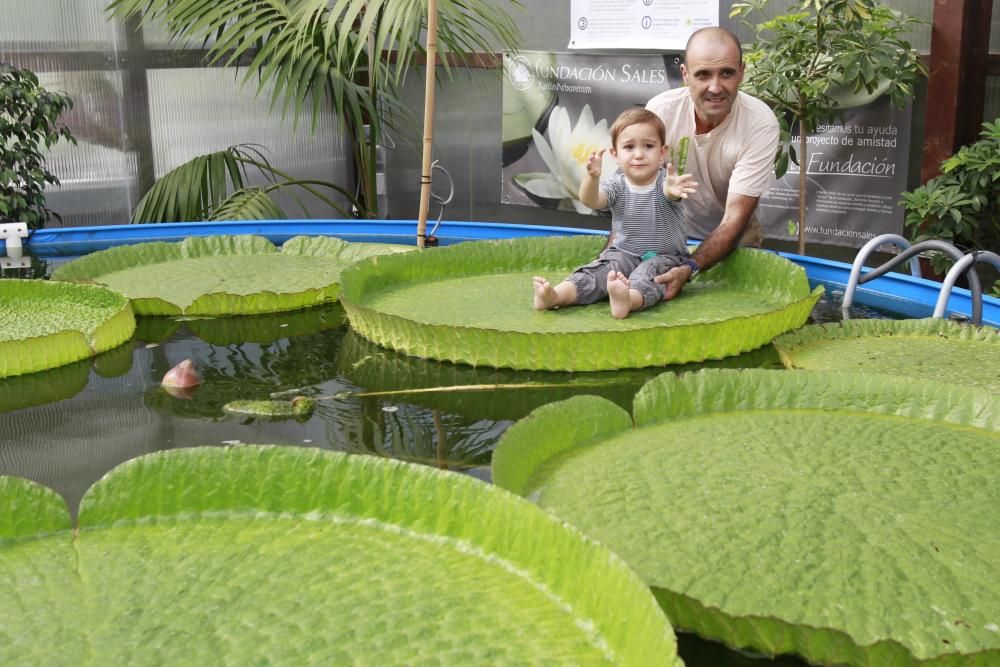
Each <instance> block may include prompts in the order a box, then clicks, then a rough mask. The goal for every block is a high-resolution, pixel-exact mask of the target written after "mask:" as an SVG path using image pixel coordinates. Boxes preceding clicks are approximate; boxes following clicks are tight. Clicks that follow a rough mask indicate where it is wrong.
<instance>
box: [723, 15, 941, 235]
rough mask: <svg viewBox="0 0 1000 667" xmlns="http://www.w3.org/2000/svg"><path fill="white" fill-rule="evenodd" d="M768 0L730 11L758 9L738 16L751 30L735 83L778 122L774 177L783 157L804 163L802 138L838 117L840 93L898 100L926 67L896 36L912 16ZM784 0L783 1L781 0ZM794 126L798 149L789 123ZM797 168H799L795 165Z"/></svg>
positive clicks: (802, 213)
mask: <svg viewBox="0 0 1000 667" xmlns="http://www.w3.org/2000/svg"><path fill="white" fill-rule="evenodd" d="M769 2H770V0H749V1H747V2H735V3H733V5H732V9H731V11H730V16H741V17H743V16H748V15H750V14H753V13H759V14H762V15H763V16H764V18H765V20H764V21H763V22H760V23H756V24H751V23H750V22H748V21H745V20H744V21H742V23H743V24H744V25H745V26H747V27H748V28H749V29H750V30H752V31H753V34H754V38H753V42H752V43H751V44H750V45H749V48H747V49H746V50H745V53H744V59H745V61H746V64H747V65H746V75H745V77H744V79H743V89H744V90H746V91H747V92H748V93H750V94H751V95H754V96H756V97H758V98H760V99H761V100H763V101H764V102H766V103H767V104H768V106H770V107H771V108H772V109H773V110H774V114H775V116H777V118H778V123H779V124H780V126H781V143H780V144H779V146H778V154H777V155H776V156H775V172H776V174H777V176H778V178H781V177H782V176H784V175H785V172H786V171H787V170H788V162H789V159H790V160H791V161H792V162H794V163H796V164H798V165H800V166H801V165H804V164H808V159H807V155H806V146H807V144H806V139H807V135H808V133H809V132H810V131H812V130H814V129H815V128H816V127H817V126H818V125H820V124H823V123H830V122H835V121H840V120H842V119H843V109H844V108H845V105H844V103H843V99H842V98H843V97H844V95H845V94H846V95H853V96H856V95H858V94H863V95H866V96H868V97H871V99H874V98H875V97H877V96H879V95H881V94H887V95H889V97H890V98H891V99H892V101H893V103H894V104H896V105H897V106H900V107H902V106H903V105H904V104H905V103H906V101H907V100H908V99H909V98H911V97H912V96H913V87H914V84H915V83H916V82H917V80H918V79H919V77H920V76H922V75H923V74H925V72H926V70H925V68H924V66H923V65H922V64H921V63H920V60H919V54H918V53H917V52H916V51H915V50H914V49H913V48H912V47H911V46H910V43H909V42H907V41H906V40H905V39H903V35H904V34H905V33H906V31H907V30H909V29H910V27H911V25H912V24H913V23H916V22H918V20H917V19H914V18H910V17H907V16H904V15H902V14H900V13H899V12H896V11H895V10H892V9H889V8H888V7H885V6H884V5H881V4H879V3H878V2H875V1H873V0H804V1H802V2H801V3H800V9H799V11H797V12H792V13H788V14H781V15H778V16H774V17H770V16H769V15H768V12H767V7H768V5H769ZM782 6H784V5H782ZM793 125H798V139H799V142H798V143H799V146H798V149H796V148H795V146H794V145H792V143H791V131H790V128H791V126H793ZM800 174H801V171H800ZM802 176H804V174H802V175H800V178H799V220H798V244H799V245H798V251H799V254H805V227H806V180H807V179H806V178H803V177H802Z"/></svg>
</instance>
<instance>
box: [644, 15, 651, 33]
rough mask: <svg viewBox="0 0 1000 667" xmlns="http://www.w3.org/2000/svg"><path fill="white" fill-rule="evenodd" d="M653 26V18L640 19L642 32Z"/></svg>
mask: <svg viewBox="0 0 1000 667" xmlns="http://www.w3.org/2000/svg"><path fill="white" fill-rule="evenodd" d="M652 26H653V17H651V16H643V17H642V27H643V29H644V30H649V29H650V28H651V27H652Z"/></svg>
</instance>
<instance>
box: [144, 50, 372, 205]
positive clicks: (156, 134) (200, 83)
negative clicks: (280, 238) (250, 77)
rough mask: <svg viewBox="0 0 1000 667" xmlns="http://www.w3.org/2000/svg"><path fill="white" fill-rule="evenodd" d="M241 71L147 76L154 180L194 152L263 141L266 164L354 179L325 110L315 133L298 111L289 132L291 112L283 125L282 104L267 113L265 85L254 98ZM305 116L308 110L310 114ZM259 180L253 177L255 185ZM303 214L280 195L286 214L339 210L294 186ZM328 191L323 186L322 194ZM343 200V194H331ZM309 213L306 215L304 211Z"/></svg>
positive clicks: (304, 174) (306, 174) (339, 180)
mask: <svg viewBox="0 0 1000 667" xmlns="http://www.w3.org/2000/svg"><path fill="white" fill-rule="evenodd" d="M242 76H243V71H242V70H241V71H240V72H239V73H237V72H236V71H235V70H233V69H223V68H209V69H164V70H152V71H150V72H149V73H148V81H149V109H150V125H151V128H152V129H151V132H152V146H153V159H154V165H155V173H156V177H157V178H159V177H161V176H163V175H164V174H165V173H167V172H168V171H169V170H171V169H173V168H174V167H177V166H178V165H180V164H182V163H184V162H186V161H187V160H189V159H191V158H192V157H194V156H196V155H202V154H204V153H210V152H214V151H218V150H222V149H224V148H226V147H228V146H232V145H235V144H241V143H254V144H259V145H260V146H263V148H264V152H265V154H266V156H267V158H268V160H269V161H270V162H271V164H272V165H273V166H274V167H275V168H277V169H280V170H282V171H284V172H286V173H288V174H290V175H292V176H294V177H296V178H310V179H319V180H326V181H332V182H333V183H336V184H338V185H340V186H342V187H348V188H349V187H351V184H352V183H353V178H351V177H350V174H351V171H350V167H351V165H350V164H349V162H348V160H347V159H346V156H347V155H349V151H348V148H347V146H346V145H345V144H344V142H343V139H342V138H341V136H340V135H339V133H338V132H337V130H336V129H335V128H336V124H335V119H334V116H333V114H332V112H330V111H329V110H324V111H322V112H321V118H320V120H319V123H318V125H317V128H316V132H315V133H312V132H311V119H310V117H309V116H308V115H303V116H302V117H301V118H300V120H299V124H298V127H297V128H294V129H293V123H292V119H291V111H289V117H288V118H287V119H286V121H285V122H284V123H283V122H282V121H281V120H280V109H276V110H275V111H274V112H271V111H269V109H268V107H269V100H270V97H269V92H270V91H269V90H264V91H263V92H262V93H261V94H260V96H259V97H256V98H255V97H254V95H253V93H254V88H253V85H254V84H253V82H251V83H250V84H249V86H248V87H247V88H242V89H241V88H240V79H241V77H242ZM307 113H308V112H307ZM264 182H265V181H264V179H262V178H254V179H252V183H253V184H255V185H262V184H263V183H264ZM292 191H293V192H295V193H296V194H298V195H299V196H300V197H301V199H302V202H303V203H304V204H305V205H306V212H303V210H302V209H301V208H300V207H299V205H298V204H296V203H295V201H294V199H292V198H291V197H290V196H288V195H281V196H279V197H278V199H279V203H280V204H281V205H282V208H283V209H284V211H285V213H286V215H288V217H290V218H300V217H309V216H313V217H337V213H336V212H335V211H334V210H333V209H332V208H330V207H329V206H327V205H326V204H323V203H322V202H320V201H319V200H317V199H316V198H315V197H312V196H311V195H308V194H306V193H304V192H303V191H302V190H301V189H298V188H296V189H294V190H292ZM331 192H332V191H329V190H327V191H326V194H330V193H331ZM331 198H333V199H335V200H337V201H339V202H340V203H341V204H342V205H345V206H346V204H345V203H344V199H343V197H340V196H339V195H338V196H333V197H331ZM307 213H308V215H307Z"/></svg>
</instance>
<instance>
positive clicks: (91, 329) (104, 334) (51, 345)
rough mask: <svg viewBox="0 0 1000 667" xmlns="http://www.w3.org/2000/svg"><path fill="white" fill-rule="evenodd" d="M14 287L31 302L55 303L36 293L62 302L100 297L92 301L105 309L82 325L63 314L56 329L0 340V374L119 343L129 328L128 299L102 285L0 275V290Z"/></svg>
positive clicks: (62, 361) (51, 364) (61, 362)
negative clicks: (63, 325) (101, 316)
mask: <svg viewBox="0 0 1000 667" xmlns="http://www.w3.org/2000/svg"><path fill="white" fill-rule="evenodd" d="M15 292H18V293H21V294H23V295H25V296H27V297H28V298H29V299H31V300H32V301H33V302H34V303H33V305H32V307H33V308H53V307H55V306H54V305H53V304H44V303H42V302H41V301H39V299H41V300H42V301H45V300H55V302H56V303H58V302H60V301H61V302H63V303H64V304H71V303H81V302H83V303H87V302H92V301H95V300H96V301H99V302H101V303H100V304H98V305H97V306H96V307H99V308H101V309H104V310H107V311H108V313H109V315H108V316H107V318H105V319H104V321H103V322H99V323H96V324H93V325H88V328H86V329H84V328H82V327H79V326H77V327H74V326H73V322H72V321H70V320H68V321H67V323H66V328H65V329H63V330H61V331H56V332H49V333H39V334H38V335H28V336H25V337H22V338H12V339H9V340H0V378H4V377H11V376H16V375H25V374H28V373H35V372H38V371H45V370H49V369H52V368H58V367H60V366H65V365H67V364H71V363H73V362H76V361H80V360H82V359H87V358H89V357H93V356H95V355H97V354H100V353H102V352H106V351H108V350H111V349H113V348H115V347H118V346H119V345H123V344H124V343H126V342H127V341H128V340H129V339H130V338H131V337H132V334H133V333H134V332H135V316H134V315H133V313H132V308H131V306H130V304H129V301H128V299H127V298H126V297H125V296H124V295H122V294H120V293H118V292H116V291H114V290H111V289H108V288H107V287H103V286H100V285H71V284H67V283H53V282H51V281H48V280H35V279H18V278H9V279H4V280H2V281H0V295H2V294H3V293H7V294H8V295H9V294H13V293H15Z"/></svg>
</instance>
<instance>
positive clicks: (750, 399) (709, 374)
mask: <svg viewBox="0 0 1000 667" xmlns="http://www.w3.org/2000/svg"><path fill="white" fill-rule="evenodd" d="M998 403H1000V399H997V398H995V397H992V396H990V394H989V393H988V392H984V391H982V390H978V389H973V388H966V387H962V386H958V385H947V386H945V387H942V386H941V385H940V384H939V383H936V382H931V381H928V380H919V379H912V378H897V377H886V376H865V375H861V374H857V373H850V372H841V371H804V370H795V371H789V370H767V369H754V368H748V369H724V368H717V369H716V368H713V369H704V370H700V371H694V372H690V373H681V374H679V375H678V374H675V373H671V372H666V373H663V374H661V375H658V376H657V377H655V378H653V379H651V380H650V381H649V382H647V383H646V384H644V385H643V386H642V388H641V389H639V391H638V392H637V393H636V395H635V401H634V407H633V411H632V414H631V415H630V414H629V413H628V412H626V411H625V410H623V409H622V408H621V407H619V406H617V405H615V404H614V403H612V402H611V401H608V400H606V399H603V398H599V397H596V396H574V397H573V398H569V399H566V400H564V401H558V402H556V403H550V404H548V405H543V406H542V407H540V408H538V409H536V410H534V411H533V412H532V413H531V414H530V415H528V416H527V417H525V418H524V419H522V420H520V421H518V422H517V423H515V424H514V425H513V426H511V427H510V428H509V429H508V430H507V431H506V432H505V433H504V435H503V436H502V437H501V439H500V443H499V444H498V445H497V448H496V449H495V450H494V453H493V462H492V473H493V481H494V483H495V484H497V485H499V486H501V487H503V488H505V489H508V490H509V491H512V492H513V493H517V494H522V495H523V494H524V493H526V492H528V491H530V489H528V487H527V482H528V479H529V478H530V477H531V475H532V474H533V473H534V472H535V471H536V470H537V469H538V468H539V467H540V466H541V465H542V464H544V463H545V462H546V461H548V460H550V459H552V458H554V457H555V456H557V455H559V454H561V453H562V452H564V451H566V450H568V449H572V448H574V447H578V446H584V445H586V444H587V443H592V442H600V441H601V440H604V439H605V438H607V437H608V436H610V435H612V434H614V433H618V432H620V431H622V430H625V429H628V428H633V427H634V428H641V427H643V426H649V425H653V424H658V423H661V422H666V421H674V420H680V419H690V418H693V417H699V416H704V415H710V414H716V413H727V412H745V411H750V410H776V409H789V410H809V409H818V410H858V411H863V412H872V413H878V414H886V415H897V416H900V417H914V418H926V419H935V420H940V421H944V422H948V423H952V424H962V425H969V426H975V427H977V428H982V429H988V430H995V431H1000V406H998ZM560 414H573V415H574V419H575V422H574V424H573V430H567V431H565V432H564V433H563V434H562V435H560V436H559V437H556V438H553V437H541V434H538V435H537V436H533V437H525V436H524V435H520V432H521V431H524V432H525V433H530V432H532V431H533V429H535V428H536V426H534V425H533V424H534V423H535V422H538V421H543V420H545V419H550V418H553V417H554V416H555V415H560ZM510 441H514V442H510Z"/></svg>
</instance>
